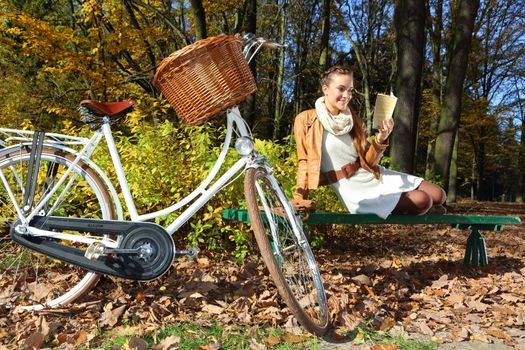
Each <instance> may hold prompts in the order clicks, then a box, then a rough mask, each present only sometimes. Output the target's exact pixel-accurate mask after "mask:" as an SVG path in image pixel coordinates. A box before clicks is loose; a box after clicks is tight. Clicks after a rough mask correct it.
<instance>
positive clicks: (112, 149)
mask: <svg viewBox="0 0 525 350" xmlns="http://www.w3.org/2000/svg"><path fill="white" fill-rule="evenodd" d="M245 40H246V45H245V47H244V49H243V54H244V56H245V57H246V58H247V61H248V62H249V61H251V59H252V58H253V57H254V56H255V54H256V53H257V51H258V50H259V49H260V48H261V47H263V46H264V47H269V48H276V47H279V46H282V45H278V44H275V43H270V42H267V41H265V40H264V39H262V38H257V37H255V36H254V35H247V36H245ZM226 114H227V118H226V119H227V131H226V137H225V139H224V144H223V147H222V149H221V152H220V154H219V157H218V159H217V162H216V163H215V165H214V166H213V168H212V169H211V171H210V173H209V174H208V176H207V177H206V179H204V180H203V181H202V182H201V184H200V185H199V186H198V187H197V188H196V189H195V190H194V191H193V192H191V193H190V194H188V195H187V196H186V197H184V198H183V199H182V200H181V201H179V202H177V203H175V204H173V205H171V206H169V207H167V208H164V209H161V210H158V211H155V212H151V213H145V214H139V213H138V211H137V207H136V205H135V201H134V199H133V196H132V194H131V190H130V188H129V185H128V181H127V179H126V175H125V174H124V170H123V167H122V162H121V159H120V156H119V153H118V150H117V147H116V145H115V141H114V139H113V134H112V131H111V127H110V120H109V118H104V120H103V124H102V127H101V128H100V129H99V130H97V131H95V133H94V134H93V136H92V137H91V138H89V139H86V138H77V137H73V136H68V135H62V134H49V136H51V140H44V146H49V147H54V148H58V149H61V150H63V151H65V152H68V153H71V154H73V155H74V156H75V160H74V161H73V162H72V163H71V165H70V167H69V169H67V170H66V172H65V173H64V174H63V175H62V177H61V178H60V179H59V181H58V182H57V183H56V184H55V185H54V187H53V188H52V189H51V190H50V191H49V192H48V193H47V194H46V195H45V196H44V198H43V199H42V200H41V201H40V204H39V205H37V206H36V207H35V208H33V209H32V210H31V212H29V213H28V214H27V215H25V214H24V211H23V210H22V208H20V206H19V205H18V203H16V200H15V197H14V195H13V193H12V192H11V190H10V188H9V185H8V184H7V180H6V179H5V177H4V175H3V174H2V172H0V180H1V181H2V183H3V185H4V187H5V188H6V190H7V193H8V196H9V197H10V199H11V201H12V202H13V205H14V207H15V210H16V212H17V214H18V217H19V219H20V221H21V223H22V225H19V227H18V228H17V229H18V230H22V231H25V232H26V233H28V234H31V235H34V236H47V237H55V238H59V239H65V240H69V241H73V242H81V243H87V244H90V243H93V242H96V241H100V242H104V243H105V244H106V245H107V246H116V244H117V243H116V242H108V240H107V239H99V238H96V237H85V236H78V235H71V234H64V233H57V232H52V231H47V230H42V229H37V228H35V227H31V226H30V225H29V223H30V222H31V220H32V219H33V218H34V217H35V216H37V215H39V212H40V211H41V209H42V208H43V207H44V206H45V205H46V203H47V202H48V201H49V200H50V199H51V197H52V196H53V195H54V194H55V192H57V191H58V189H59V188H60V186H62V185H63V184H64V182H65V181H66V179H67V177H68V176H69V175H70V174H71V172H72V170H73V168H74V167H75V166H76V165H77V164H78V163H79V162H80V161H82V162H84V163H87V164H88V165H89V166H90V167H91V168H92V169H94V170H95V171H96V172H97V173H98V175H100V176H101V178H102V179H103V181H104V182H105V184H106V186H107V187H108V190H109V191H110V193H111V196H112V198H113V202H114V203H113V204H114V205H115V209H116V212H117V218H118V220H123V219H124V215H123V209H122V203H121V202H120V199H119V197H118V193H117V191H116V190H115V187H114V186H113V184H112V182H111V180H110V179H109V178H108V176H107V175H106V174H105V172H104V171H103V170H102V169H100V167H98V166H97V165H96V164H95V163H94V162H93V161H92V160H91V159H90V157H91V155H92V154H93V152H94V151H95V149H96V147H97V146H98V144H99V143H100V141H101V140H102V138H104V139H105V141H106V145H107V147H108V149H109V153H110V156H111V158H112V162H113V168H114V170H115V173H116V175H117V180H118V184H119V185H120V188H121V193H122V195H123V197H124V203H125V204H126V207H127V208H128V209H127V211H128V214H129V216H130V220H131V221H136V222H144V221H148V220H152V219H155V218H158V217H160V216H163V215H167V214H170V213H173V212H175V211H176V210H179V209H181V208H182V207H183V206H185V205H188V204H190V203H191V202H192V201H193V203H192V204H190V205H189V207H188V208H186V209H185V210H184V211H183V212H182V213H181V214H180V215H179V216H178V217H177V218H176V219H175V220H174V221H173V222H172V223H171V224H169V225H168V227H166V228H165V229H166V231H167V232H168V233H169V234H170V235H173V233H174V232H175V231H177V230H178V229H179V228H180V227H181V226H182V225H183V224H184V223H185V222H187V221H188V220H189V219H190V218H191V217H192V216H193V215H194V214H195V213H196V212H197V211H198V210H199V209H200V208H202V207H203V206H204V205H205V204H206V203H207V202H208V201H209V200H210V199H211V198H212V197H213V196H214V195H215V194H216V193H217V192H219V191H220V190H221V189H222V187H224V186H225V185H226V184H227V183H228V181H230V180H231V179H232V178H234V177H235V176H236V174H238V173H239V172H240V171H241V170H243V169H245V168H247V167H251V166H264V167H266V168H267V170H268V171H269V172H272V168H271V166H270V165H269V164H268V163H267V161H266V159H265V158H264V157H262V156H260V155H259V154H258V153H257V152H256V151H252V152H251V153H250V154H248V155H242V157H241V158H240V159H239V160H238V161H237V162H235V164H234V165H233V166H232V167H231V168H230V169H228V170H227V171H226V172H225V173H224V174H223V175H222V176H220V177H219V178H218V179H217V180H216V181H215V182H214V183H212V181H213V180H214V179H215V177H216V176H217V174H218V172H219V170H220V169H221V167H222V165H223V164H224V161H225V159H226V155H227V152H228V149H229V147H230V145H231V142H232V136H233V133H234V132H235V133H236V135H237V137H238V138H241V137H247V138H249V139H250V140H251V141H252V142H253V139H252V135H251V132H250V130H249V128H248V126H247V124H246V122H245V121H244V119H243V118H242V116H241V113H240V111H239V108H238V107H237V106H235V107H233V108H231V109H229V110H228V111H227V113H226ZM0 132H7V133H9V132H12V133H16V134H17V136H16V137H11V140H15V141H20V142H31V138H30V137H27V136H26V135H28V134H32V132H25V131H20V130H10V129H0ZM2 141H4V140H2ZM68 145H83V148H82V150H81V151H77V150H74V149H72V148H70V147H69V146H68ZM2 146H5V142H3V145H2ZM6 149H9V147H8V148H6ZM75 176H76V175H74V176H73V177H72V178H71V179H70V180H69V183H67V184H66V186H65V188H64V189H63V190H62V192H61V193H60V194H59V197H58V199H57V200H56V201H55V203H54V205H53V206H52V207H51V210H50V211H48V213H47V214H48V215H51V214H52V212H53V209H54V208H55V207H56V205H57V204H58V203H59V202H60V199H61V198H62V196H64V195H65V194H66V193H67V191H68V190H69V187H70V185H71V184H72V183H73V181H74V179H75ZM208 186H209V187H208ZM287 210H290V208H288V209H287Z"/></svg>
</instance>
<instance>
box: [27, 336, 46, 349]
mask: <svg viewBox="0 0 525 350" xmlns="http://www.w3.org/2000/svg"><path fill="white" fill-rule="evenodd" d="M44 337H45V336H44V334H42V333H40V332H35V333H32V334H31V335H30V336H29V337H27V339H26V340H25V342H24V349H29V350H32V349H40V348H41V347H42V345H43V344H44Z"/></svg>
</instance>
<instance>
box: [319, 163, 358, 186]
mask: <svg viewBox="0 0 525 350" xmlns="http://www.w3.org/2000/svg"><path fill="white" fill-rule="evenodd" d="M360 167H361V164H360V163H359V158H357V160H356V161H355V162H353V163H348V164H345V165H343V166H342V167H341V169H340V170H330V171H327V172H326V173H323V174H324V176H325V177H326V179H327V180H328V183H329V184H331V183H334V182H337V181H339V180H341V179H348V178H350V177H352V176H353V175H354V174H355V172H356V171H357V169H359V168H360Z"/></svg>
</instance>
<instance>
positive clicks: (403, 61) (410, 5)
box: [391, 0, 426, 173]
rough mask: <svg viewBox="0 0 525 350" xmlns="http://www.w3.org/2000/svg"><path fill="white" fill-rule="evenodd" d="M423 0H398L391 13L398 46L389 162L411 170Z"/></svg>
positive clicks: (422, 44)
mask: <svg viewBox="0 0 525 350" xmlns="http://www.w3.org/2000/svg"><path fill="white" fill-rule="evenodd" d="M425 12H426V11H425V2H424V1H421V0H399V1H398V3H397V6H396V9H395V13H394V25H395V28H396V45H397V68H398V72H397V80H396V89H395V91H396V94H397V97H398V102H397V106H396V109H395V114H394V119H395V121H396V122H395V126H394V137H393V142H392V150H391V155H392V163H393V165H394V167H395V168H396V169H399V170H401V171H404V172H408V173H413V172H414V158H415V157H414V155H415V149H416V136H417V124H418V119H419V104H420V102H421V74H422V69H423V60H424V47H425Z"/></svg>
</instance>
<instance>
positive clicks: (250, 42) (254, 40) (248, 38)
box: [242, 33, 288, 62]
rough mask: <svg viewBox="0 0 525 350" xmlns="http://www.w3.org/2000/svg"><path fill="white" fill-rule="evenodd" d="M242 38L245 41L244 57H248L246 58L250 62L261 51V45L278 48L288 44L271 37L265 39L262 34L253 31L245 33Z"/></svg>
mask: <svg viewBox="0 0 525 350" xmlns="http://www.w3.org/2000/svg"><path fill="white" fill-rule="evenodd" d="M242 40H243V41H244V49H243V53H244V57H246V60H247V61H248V62H250V61H251V60H252V59H253V57H254V56H255V54H256V53H257V51H259V49H260V48H261V47H264V48H268V49H278V48H284V47H287V46H288V45H286V44H279V43H276V42H273V41H271V40H269V39H265V38H263V37H260V36H255V34H253V33H248V34H245V35H243V37H242ZM254 47H255V49H254V51H253V52H251V51H252V48H254ZM250 53H251V55H250Z"/></svg>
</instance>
